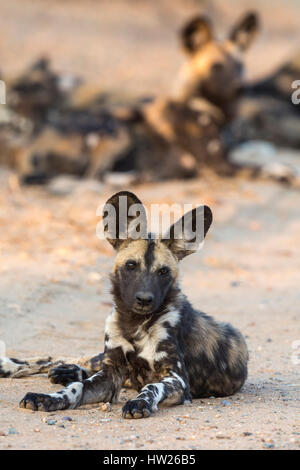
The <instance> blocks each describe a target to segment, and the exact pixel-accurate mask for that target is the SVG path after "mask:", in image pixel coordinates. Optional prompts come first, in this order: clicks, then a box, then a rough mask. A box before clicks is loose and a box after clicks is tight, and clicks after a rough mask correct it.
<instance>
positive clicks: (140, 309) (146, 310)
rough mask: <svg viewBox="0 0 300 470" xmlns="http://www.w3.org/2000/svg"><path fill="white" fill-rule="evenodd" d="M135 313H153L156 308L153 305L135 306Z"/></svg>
mask: <svg viewBox="0 0 300 470" xmlns="http://www.w3.org/2000/svg"><path fill="white" fill-rule="evenodd" d="M132 311H133V313H135V314H137V315H151V313H153V312H154V308H153V307H152V308H151V307H140V306H134V307H133V309H132Z"/></svg>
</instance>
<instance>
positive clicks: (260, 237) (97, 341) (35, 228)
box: [0, 173, 300, 449]
mask: <svg viewBox="0 0 300 470" xmlns="http://www.w3.org/2000/svg"><path fill="white" fill-rule="evenodd" d="M6 176H7V175H6V174H4V173H1V181H0V183H1V192H0V227H1V231H0V253H1V255H0V272H1V283H0V339H2V340H4V341H5V343H6V345H7V349H8V353H9V354H10V355H13V354H15V355H17V356H19V357H26V356H35V355H40V354H42V355H47V354H50V355H54V356H61V357H66V356H75V357H76V356H80V355H82V354H84V355H93V354H95V353H97V352H99V351H101V350H102V342H103V329H104V320H105V317H106V315H107V314H108V312H109V310H110V307H111V300H110V296H109V286H108V281H107V274H108V272H109V269H110V266H111V264H112V261H113V257H112V251H111V250H110V247H109V246H108V245H107V244H106V243H105V242H102V241H99V240H98V239H97V237H96V235H95V227H96V224H97V218H96V216H95V213H96V208H97V206H98V204H99V203H101V202H104V201H105V200H106V198H107V197H108V196H109V195H111V194H112V192H113V191H115V190H116V189H118V188H112V187H109V186H101V185H100V186H99V188H98V189H99V190H98V192H93V191H91V190H87V189H84V188H86V183H84V184H83V185H79V186H78V189H77V190H76V191H74V192H73V193H72V194H70V195H68V196H65V197H61V196H60V197H58V196H53V195H49V194H47V193H46V191H45V190H39V189H28V188H27V189H22V190H19V189H18V186H17V185H16V181H15V179H14V177H13V176H11V177H10V178H9V179H8V183H7V178H6ZM133 189H134V191H136V192H137V194H138V195H139V196H140V197H141V198H142V199H143V200H144V201H145V202H146V203H150V202H160V201H162V202H170V203H171V202H181V203H184V202H189V203H203V202H206V203H208V204H209V205H210V206H211V207H212V209H213V212H214V225H213V228H212V230H211V233H210V235H209V236H208V238H207V241H206V244H205V247H204V249H203V250H202V251H201V252H200V253H198V254H196V255H193V256H191V257H189V258H186V259H185V260H184V261H183V262H182V287H183V290H184V291H185V292H186V293H187V294H188V295H189V297H190V299H191V300H192V301H193V303H194V305H195V306H197V307H198V308H200V309H202V310H203V311H205V312H207V313H209V314H212V315H214V316H215V317H216V318H217V319H218V320H224V321H230V322H232V323H233V324H234V325H236V326H237V327H238V328H240V329H241V331H242V332H243V333H244V335H246V338H247V343H248V346H249V351H250V358H251V360H250V368H249V379H248V381H247V383H246V385H245V387H244V389H243V390H242V391H241V392H240V393H239V394H237V395H235V396H233V397H230V398H227V399H225V400H224V399H213V398H212V399H205V400H195V401H194V402H193V404H192V405H191V406H179V407H174V408H169V409H165V408H161V409H160V410H159V412H158V413H157V414H156V415H155V416H153V417H151V418H150V419H147V420H136V421H127V420H122V419H121V406H122V402H120V403H119V404H116V405H114V406H113V409H112V411H111V412H109V413H108V412H103V411H101V409H100V406H89V407H84V408H80V409H78V410H73V411H61V412H55V413H51V414H50V415H49V414H47V413H41V412H35V413H34V412H30V411H24V410H21V409H19V408H18V402H19V400H20V399H21V398H22V397H23V395H24V394H25V393H26V392H29V391H37V392H47V391H48V392H49V391H54V390H57V389H59V386H55V385H51V384H50V383H49V382H48V380H47V378H46V377H44V376H40V377H37V376H35V377H31V378H26V379H15V380H11V379H0V448H4V449H5V448H21V449H54V448H59V449H77V448H84V449H116V448H121V449H132V448H133V449H134V448H143V449H198V448H201V449H204V448H213V449H241V448H243V449H244V448H247V449H248V448H249V449H254V448H255V449H263V448H276V449H278V448H282V449H288V448H299V447H300V426H299V424H300V423H299V404H300V401H299V400H300V398H299V386H300V365H299V364H298V365H297V364H296V363H293V361H292V354H293V352H295V351H294V350H293V349H292V343H293V342H294V341H296V340H300V322H299V301H300V292H299V281H300V275H299V272H300V271H299V268H300V243H299V242H300V219H299V206H300V192H299V191H298V192H296V191H293V190H288V189H286V188H285V187H283V186H278V185H276V184H273V183H269V182H249V181H246V180H243V179H239V180H235V181H232V182H230V181H221V180H215V179H213V180H210V181H209V182H207V183H204V182H201V181H199V180H198V181H194V182H192V183H191V182H188V183H182V182H179V183H178V182H171V183H167V184H164V185H154V184H152V185H147V186H140V187H137V188H133ZM97 273H98V274H97ZM298 352H299V351H298ZM294 362H295V361H294ZM132 395H133V392H131V391H127V392H124V393H123V394H122V396H121V400H122V401H124V400H125V399H127V397H129V396H132ZM65 416H68V417H70V418H71V420H64V417H65ZM46 420H50V421H48V424H47V422H45V421H46ZM50 423H55V424H50Z"/></svg>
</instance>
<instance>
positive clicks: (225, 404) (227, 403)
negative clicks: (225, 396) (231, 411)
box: [222, 400, 230, 406]
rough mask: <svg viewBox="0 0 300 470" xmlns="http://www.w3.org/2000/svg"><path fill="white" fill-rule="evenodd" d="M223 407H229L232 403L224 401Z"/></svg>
mask: <svg viewBox="0 0 300 470" xmlns="http://www.w3.org/2000/svg"><path fill="white" fill-rule="evenodd" d="M222 405H223V406H229V405H230V401H227V400H223V401H222Z"/></svg>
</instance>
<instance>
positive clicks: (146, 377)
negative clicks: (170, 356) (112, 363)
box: [126, 328, 167, 388]
mask: <svg viewBox="0 0 300 470" xmlns="http://www.w3.org/2000/svg"><path fill="white" fill-rule="evenodd" d="M166 338H167V334H166V331H165V330H164V329H162V328H161V329H160V331H158V329H156V330H155V334H153V330H152V331H150V332H148V333H143V334H140V335H138V337H137V338H136V339H135V340H134V341H133V343H132V344H133V348H134V351H130V352H128V353H127V355H126V358H127V361H128V368H129V375H130V380H131V382H132V385H133V386H135V387H136V388H141V387H143V386H144V385H146V384H147V383H149V382H152V381H155V380H156V379H157V376H158V375H157V374H158V370H157V365H158V363H159V362H160V361H161V360H162V359H163V358H165V357H166V356H167V353H166V352H165V351H162V350H160V343H161V341H162V340H163V339H166Z"/></svg>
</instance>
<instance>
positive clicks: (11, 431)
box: [8, 428, 19, 434]
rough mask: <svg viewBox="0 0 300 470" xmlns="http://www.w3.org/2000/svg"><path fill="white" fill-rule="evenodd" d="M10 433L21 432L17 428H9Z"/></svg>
mask: <svg viewBox="0 0 300 470" xmlns="http://www.w3.org/2000/svg"><path fill="white" fill-rule="evenodd" d="M8 434H19V432H18V431H17V430H16V429H15V428H9V430H8Z"/></svg>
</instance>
